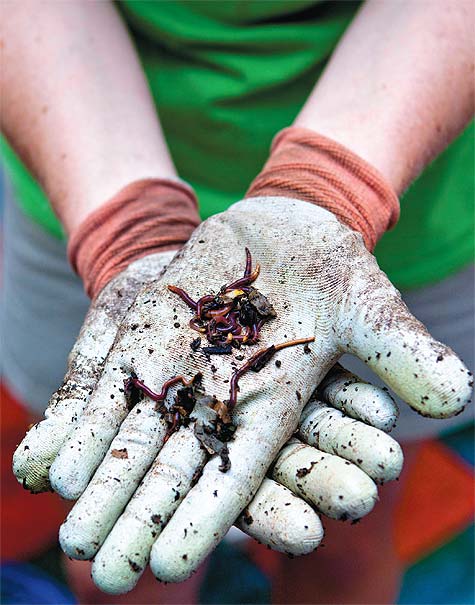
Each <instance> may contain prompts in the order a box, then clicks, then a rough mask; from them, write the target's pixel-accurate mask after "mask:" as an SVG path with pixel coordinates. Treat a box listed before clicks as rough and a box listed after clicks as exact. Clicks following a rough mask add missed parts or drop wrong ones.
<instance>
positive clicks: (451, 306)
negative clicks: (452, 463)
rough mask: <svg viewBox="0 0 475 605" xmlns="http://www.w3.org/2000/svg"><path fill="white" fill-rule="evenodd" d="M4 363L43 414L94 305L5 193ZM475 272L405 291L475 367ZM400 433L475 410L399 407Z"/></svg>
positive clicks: (62, 250) (348, 363)
mask: <svg viewBox="0 0 475 605" xmlns="http://www.w3.org/2000/svg"><path fill="white" fill-rule="evenodd" d="M5 215H6V216H5V238H4V241H5V244H4V248H5V250H4V271H3V275H4V279H3V293H2V295H3V296H2V298H3V304H2V314H1V329H2V335H3V337H2V343H1V358H2V359H3V371H4V376H5V377H6V381H7V382H8V384H9V386H10V387H11V388H12V390H13V391H14V392H15V393H17V394H18V396H19V397H20V398H21V400H22V401H23V402H25V403H26V404H27V405H28V406H30V408H31V409H33V410H35V411H37V412H43V410H44V408H45V406H46V404H47V401H48V399H49V396H50V395H51V393H52V392H53V391H54V390H55V389H56V388H57V386H58V385H59V384H60V383H61V380H62V377H63V375H64V372H65V367H66V358H67V355H68V353H69V351H70V349H71V347H72V345H73V343H74V340H75V337H76V335H77V333H78V332H79V329H80V326H81V323H82V321H83V318H84V315H85V313H86V310H87V307H88V299H87V297H86V295H85V294H84V292H83V289H82V284H81V282H80V280H79V279H78V278H77V277H76V276H75V275H74V274H73V272H72V270H71V269H70V267H69V265H68V262H67V259H66V247H65V244H64V243H62V242H59V241H57V240H55V239H54V238H52V237H51V236H49V235H48V234H46V233H45V232H44V231H43V230H42V229H40V228H39V227H37V226H36V225H35V224H33V223H32V222H31V221H30V220H29V219H28V218H27V217H25V216H24V215H23V214H22V212H21V211H20V210H19V209H18V208H17V206H16V205H15V204H14V202H13V201H12V199H11V197H9V196H8V195H7V199H6V208H5ZM473 291H474V273H473V268H471V267H470V268H468V269H465V270H463V271H461V272H459V273H458V274H457V275H454V276H452V277H449V278H447V279H445V280H444V281H443V282H441V283H439V284H436V285H434V286H430V287H426V288H422V289H419V290H413V291H411V292H406V293H405V294H404V298H405V300H406V302H407V304H408V306H409V308H410V309H411V310H412V312H413V313H414V315H415V316H416V317H418V318H419V319H420V320H421V321H422V322H423V323H425V324H426V326H427V327H428V329H429V330H430V331H431V333H432V334H433V336H435V338H437V339H439V340H441V341H442V342H445V343H446V344H448V345H449V346H451V347H452V348H453V349H454V350H455V351H456V352H457V353H458V354H459V355H460V356H461V357H462V359H463V360H464V361H465V363H466V364H467V365H468V367H469V368H470V369H473V367H474V344H473V343H474V308H473V307H474V302H473ZM342 363H343V365H344V366H345V367H347V368H349V369H351V370H352V371H354V372H356V373H357V374H358V375H359V376H361V377H362V378H364V379H366V380H369V381H371V382H374V383H378V384H381V383H380V382H379V381H378V379H377V378H376V377H375V376H374V375H373V374H372V373H371V371H370V370H369V369H368V368H367V367H366V366H365V365H364V364H363V363H362V362H359V360H356V359H354V358H351V357H349V356H344V357H343V359H342ZM400 409H401V418H400V420H399V423H398V427H397V429H396V430H395V432H394V434H395V435H396V436H397V437H399V438H403V439H413V438H419V437H422V436H430V435H435V434H437V433H439V432H441V431H444V430H448V429H450V428H453V427H455V426H460V425H461V424H464V423H466V422H469V421H470V420H471V418H473V406H471V407H470V409H469V410H466V411H465V412H464V413H463V414H461V415H460V416H458V417H456V418H453V419H450V420H443V421H442V420H429V419H425V418H421V417H420V416H418V415H417V414H416V413H415V412H413V411H412V410H410V409H409V408H408V406H407V405H405V404H403V403H402V402H400Z"/></svg>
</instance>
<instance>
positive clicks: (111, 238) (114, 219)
mask: <svg viewBox="0 0 475 605" xmlns="http://www.w3.org/2000/svg"><path fill="white" fill-rule="evenodd" d="M199 223H200V219H199V216H198V208H197V201H196V197H195V195H194V193H193V191H192V189H191V188H190V187H188V186H187V185H185V184H184V183H180V182H179V181H171V180H166V179H144V180H140V181H136V182H134V183H131V184H130V185H128V186H127V187H125V188H124V189H122V190H121V191H119V193H117V194H116V195H115V196H114V197H113V198H112V199H111V200H109V201H108V202H106V203H105V204H103V205H102V206H101V207H100V208H98V209H97V210H95V211H94V212H92V213H91V214H90V215H89V216H87V217H86V219H85V220H84V221H83V222H82V223H81V224H80V225H79V227H78V228H77V229H76V230H75V231H73V233H72V234H71V237H70V239H69V243H68V258H69V261H70V263H71V265H72V267H73V269H74V270H75V271H76V273H78V274H79V276H80V277H81V278H82V280H83V282H84V288H85V290H86V292H87V293H88V294H89V296H90V297H91V298H92V299H93V298H95V297H96V296H97V294H98V293H99V292H100V291H101V290H102V288H103V287H104V286H105V285H106V284H107V283H108V282H109V281H110V280H111V279H112V278H113V277H115V275H117V274H118V273H120V272H121V271H123V270H124V269H125V268H126V267H127V266H128V265H130V263H132V262H134V261H136V260H137V259H139V258H141V257H143V256H147V255H149V254H154V253H155V252H164V251H166V250H178V248H180V247H181V246H183V244H185V242H187V241H188V239H189V237H190V235H191V233H192V232H193V230H194V229H195V228H196V227H197V226H198V225H199Z"/></svg>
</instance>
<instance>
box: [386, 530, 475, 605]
mask: <svg viewBox="0 0 475 605" xmlns="http://www.w3.org/2000/svg"><path fill="white" fill-rule="evenodd" d="M474 537H475V532H474V526H473V525H472V526H471V527H469V528H468V529H467V530H466V531H464V532H463V533H461V534H459V535H458V536H457V537H456V538H455V539H454V540H452V541H451V542H449V543H448V544H445V545H444V546H443V547H442V548H440V549H439V550H436V551H435V552H433V553H432V554H431V555H429V556H428V557H426V558H425V559H423V560H422V561H419V562H418V563H416V564H415V565H413V566H412V567H410V568H409V569H408V570H407V572H406V574H405V576H404V580H403V584H402V588H401V593H400V596H399V599H398V601H397V602H398V605H414V603H417V604H418V605H471V604H473V603H475V591H474V584H473V580H474V578H473V570H474V567H475V561H474V549H473V545H474Z"/></svg>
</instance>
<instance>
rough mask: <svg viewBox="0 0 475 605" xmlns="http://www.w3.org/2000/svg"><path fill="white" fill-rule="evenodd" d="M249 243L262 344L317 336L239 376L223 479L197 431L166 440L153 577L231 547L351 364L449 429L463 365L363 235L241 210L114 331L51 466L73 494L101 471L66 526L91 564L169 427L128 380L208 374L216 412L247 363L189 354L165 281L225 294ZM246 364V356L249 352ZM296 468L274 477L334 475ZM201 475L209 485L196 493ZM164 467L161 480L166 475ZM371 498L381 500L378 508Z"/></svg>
mask: <svg viewBox="0 0 475 605" xmlns="http://www.w3.org/2000/svg"><path fill="white" fill-rule="evenodd" d="M244 247H247V248H249V250H251V251H252V253H253V255H254V258H255V259H259V262H260V264H261V267H262V270H261V274H260V276H259V278H258V280H257V281H256V282H255V285H256V287H258V289H259V291H260V292H262V293H264V294H265V295H266V296H267V297H268V298H269V300H270V302H271V303H272V305H273V306H274V308H275V311H276V313H277V317H276V318H275V319H272V321H269V322H268V323H266V324H264V325H263V327H262V331H261V338H260V342H261V346H268V345H270V344H273V343H275V344H277V343H281V342H286V341H288V340H289V339H294V338H305V337H308V336H313V337H314V338H315V341H314V342H313V343H311V344H309V345H307V348H305V347H303V346H296V347H293V348H286V349H284V350H281V351H279V352H278V353H277V354H276V360H277V361H279V362H280V364H279V365H280V367H278V366H277V365H275V363H274V362H273V361H274V360H272V361H270V362H269V363H268V364H267V365H265V366H264V367H263V369H262V370H261V372H260V373H258V374H256V376H253V377H252V378H251V377H250V375H249V374H245V375H243V376H242V378H241V381H240V384H239V386H240V391H239V395H238V403H237V405H236V407H235V409H234V412H233V422H234V423H235V425H236V426H237V430H236V432H235V435H234V438H233V439H232V440H231V441H229V443H228V448H229V458H230V461H231V468H230V469H229V470H228V472H225V473H223V472H222V471H221V470H220V468H219V467H220V466H221V464H222V460H221V459H220V457H219V456H214V457H212V458H211V459H210V460H209V462H207V463H206V455H205V453H204V452H203V450H202V449H201V448H200V442H199V440H198V439H197V437H196V435H195V431H194V427H193V425H194V423H193V422H191V423H190V425H189V426H188V427H184V426H183V427H182V428H181V429H180V431H179V432H177V433H175V434H172V435H171V437H170V438H169V439H168V441H167V443H166V445H165V447H164V448H163V450H162V454H163V456H164V457H165V462H164V464H163V465H160V456H159V457H158V459H157V465H156V466H152V467H151V469H150V472H149V473H148V474H147V475H146V479H145V480H144V482H143V484H142V488H143V489H144V490H145V492H146V494H150V493H154V494H163V493H165V488H164V486H163V483H165V484H166V485H167V488H168V489H167V490H166V491H167V493H168V494H173V500H175V499H176V502H177V503H179V506H178V508H177V510H176V511H175V512H174V515H173V517H172V518H171V520H170V521H169V522H168V524H167V525H166V526H165V528H164V529H163V531H162V533H161V534H160V535H159V536H158V539H157V540H156V541H155V543H154V545H153V548H152V552H151V566H152V569H153V571H154V573H155V574H156V575H157V577H159V578H160V579H162V580H167V581H179V580H182V579H184V578H186V577H187V576H188V575H189V574H190V573H191V572H192V570H193V569H195V568H196V566H197V565H198V564H199V562H200V561H201V560H202V559H203V557H204V556H205V555H206V554H207V553H208V552H209V551H210V549H211V548H213V546H215V545H216V544H217V542H218V541H219V540H220V539H221V538H222V536H223V535H224V533H225V532H226V531H227V530H228V528H229V527H230V526H231V525H232V523H233V522H234V520H235V519H236V518H237V517H238V515H239V513H240V512H241V510H242V509H243V508H244V507H245V505H246V504H247V503H248V502H249V501H250V500H251V498H252V496H253V495H254V493H255V492H256V490H257V489H258V487H259V485H260V484H261V482H262V479H263V478H264V475H265V473H266V471H267V469H268V467H269V465H270V464H271V463H272V462H273V461H274V459H275V457H276V455H277V453H278V452H279V450H280V448H281V447H282V446H283V445H284V444H285V443H286V441H287V440H288V439H289V438H290V436H291V435H292V433H293V432H294V431H295V428H296V427H297V424H298V420H299V417H300V414H301V411H302V409H303V407H304V404H305V402H306V401H308V399H309V397H310V395H311V393H312V391H313V389H314V387H315V386H316V385H317V384H318V383H319V382H320V381H321V379H322V378H323V377H324V375H325V374H326V373H327V372H328V370H329V369H330V367H331V366H332V365H333V364H334V362H335V361H336V359H337V358H338V357H339V355H340V354H341V353H342V352H347V351H348V352H352V353H354V354H356V355H358V356H359V357H361V358H362V359H364V360H365V361H366V362H367V363H368V364H369V365H370V366H371V367H372V368H373V369H374V370H375V371H376V372H377V373H378V374H379V375H380V376H382V377H383V378H384V380H385V381H386V383H387V384H388V385H389V386H391V387H392V388H393V389H394V390H395V391H396V392H397V393H398V394H399V395H400V396H401V397H402V398H403V399H405V400H407V401H408V402H409V403H410V404H411V405H412V407H414V409H416V410H418V411H422V412H424V413H425V414H427V415H432V416H434V417H445V416H449V415H451V414H453V413H456V412H458V411H459V410H460V409H461V408H462V407H463V405H464V403H465V400H466V399H467V398H468V395H469V387H468V378H467V375H466V370H465V368H464V367H463V365H462V364H461V362H460V361H459V360H458V358H457V357H456V356H455V354H454V353H453V352H451V351H450V350H449V349H447V348H446V347H444V346H443V345H441V344H439V343H437V342H435V341H434V340H433V339H432V338H431V337H430V336H429V334H428V333H427V332H426V330H425V329H424V327H423V326H422V325H421V324H420V323H419V322H417V320H415V319H414V318H413V317H412V316H411V315H410V313H409V311H408V310H407V308H406V307H405V305H404V304H403V302H402V301H401V298H400V296H399V294H398V293H397V291H396V290H395V289H394V288H393V286H392V285H391V284H390V283H389V281H388V280H387V278H386V277H385V275H384V274H383V273H382V272H381V271H380V270H379V268H378V267H377V264H376V262H375V260H374V258H373V257H372V256H371V254H370V253H369V252H368V251H367V249H366V248H365V246H364V245H363V242H362V239H361V237H360V236H359V235H358V234H356V233H354V232H353V231H352V230H350V229H349V228H348V227H346V226H345V225H343V224H341V223H340V222H339V221H338V220H337V219H336V218H335V217H334V215H333V214H331V213H330V212H328V211H327V210H324V209H322V208H319V207H316V206H313V205H311V204H309V203H306V202H301V201H298V200H293V199H278V198H260V199H249V200H245V201H243V202H240V203H237V204H235V205H234V206H233V207H232V208H231V209H230V210H228V211H227V212H225V213H223V214H221V215H217V216H215V217H212V218H211V219H208V220H207V221H206V222H205V223H203V224H202V225H201V226H200V227H199V228H198V229H197V230H196V231H195V232H194V234H193V236H192V237H191V239H190V241H189V242H188V243H187V244H186V245H185V246H184V248H183V249H182V250H181V252H180V253H179V254H178V255H176V256H175V257H174V259H173V260H172V262H171V263H170V265H169V266H168V268H167V272H166V280H165V281H164V280H158V281H157V282H156V283H155V284H153V285H152V286H150V287H148V288H146V289H145V290H143V291H142V292H141V293H140V294H139V295H138V296H137V298H136V301H135V303H134V305H133V306H132V308H131V310H130V311H129V313H128V314H127V316H126V318H125V320H124V322H123V323H122V325H121V327H120V329H119V333H118V338H117V339H116V341H115V343H114V346H113V348H112V350H111V352H110V353H109V356H108V358H107V360H106V364H105V366H104V371H103V373H102V376H101V378H100V379H99V382H98V384H97V387H96V390H95V392H94V393H93V395H92V397H91V399H90V402H89V405H88V407H87V409H86V410H85V412H84V414H83V415H82V417H81V418H80V419H79V421H78V423H77V425H76V427H75V429H74V431H73V433H72V435H71V437H70V439H69V440H68V441H67V442H66V443H65V445H64V446H63V447H62V449H61V450H60V452H59V454H58V456H57V458H56V460H55V462H54V463H53V465H52V467H51V469H50V479H51V482H52V485H53V487H54V488H55V489H56V490H57V491H58V492H59V493H60V494H62V495H63V496H65V497H76V496H78V495H79V494H81V493H82V491H83V490H84V489H85V488H86V486H87V485H88V483H89V481H90V480H91V477H92V476H93V474H94V472H96V469H97V467H98V466H99V465H100V466H99V468H98V470H97V472H96V474H95V475H94V478H93V480H92V482H91V483H90V485H89V486H88V488H87V490H86V492H85V493H84V495H83V496H82V499H81V501H80V503H78V505H76V506H77V507H79V505H81V510H82V513H83V514H79V512H78V511H79V510H80V509H79V508H78V509H76V513H74V512H72V513H71V514H70V516H69V517H68V521H67V522H66V524H65V525H64V526H63V528H62V532H61V543H62V545H63V548H64V549H65V550H66V551H67V552H68V553H69V554H73V553H74V552H75V549H80V550H83V551H84V552H85V554H87V555H89V556H91V554H94V549H95V548H97V546H98V545H97V544H96V545H94V544H93V541H92V538H93V535H94V531H97V528H98V527H100V523H99V522H97V519H98V518H99V520H100V521H101V522H102V521H103V519H104V514H112V513H110V512H109V511H111V510H114V509H115V507H116V504H115V503H116V502H117V508H118V509H119V510H118V511H117V513H120V512H121V510H122V507H123V502H121V501H120V500H117V498H120V496H119V494H123V493H125V492H129V493H132V492H133V491H134V489H135V485H136V484H137V481H138V480H140V479H141V477H142V476H143V474H144V473H145V471H146V469H147V468H148V466H149V465H150V464H151V463H152V462H153V455H152V452H158V451H159V449H160V447H161V444H162V442H163V439H164V436H165V433H166V431H167V424H166V422H165V420H164V418H163V415H162V414H160V413H157V412H156V411H155V405H154V403H153V402H152V401H151V400H150V399H148V398H146V399H144V400H143V401H142V402H141V403H140V405H135V407H134V408H133V409H132V411H130V412H128V410H127V404H126V398H125V396H124V392H123V391H124V379H128V378H129V377H130V376H131V375H133V373H135V375H137V376H138V378H139V379H140V380H141V381H142V382H143V383H144V384H145V385H147V386H148V387H149V388H150V389H152V390H154V391H157V392H158V391H160V390H161V388H162V386H163V384H164V383H165V382H166V381H167V380H168V379H170V378H171V377H174V376H176V375H183V376H184V377H185V378H186V379H190V378H192V377H194V376H195V375H196V374H197V373H198V372H201V373H202V382H201V384H202V388H203V389H204V391H205V392H206V394H208V395H215V396H216V398H217V399H218V400H219V401H221V402H223V401H225V400H227V399H229V398H230V392H229V389H230V383H229V381H230V379H231V377H232V376H233V374H234V371H235V369H236V367H239V365H240V364H239V363H238V361H239V360H236V359H235V357H236V352H235V351H234V352H233V353H232V354H231V355H222V356H215V357H213V361H212V362H209V363H207V362H206V358H204V357H203V355H202V354H200V353H199V352H197V353H195V352H194V351H193V350H192V349H191V348H190V343H191V341H192V340H193V338H194V333H193V332H192V331H191V330H190V328H189V325H188V324H189V321H190V318H191V317H192V313H191V312H190V310H189V308H188V307H187V306H186V304H185V303H184V302H183V301H182V300H180V298H179V297H177V295H176V294H174V293H173V292H171V291H170V290H168V288H167V284H172V285H174V286H178V287H180V288H183V289H184V290H186V291H187V292H188V293H189V294H190V296H191V297H194V298H195V299H196V298H199V297H200V296H202V295H203V294H207V293H209V292H210V291H214V292H215V293H217V292H218V291H219V290H220V288H221V286H222V285H223V283H228V284H229V283H230V282H232V281H233V280H235V279H236V278H237V277H239V276H240V275H241V271H242V267H243V264H244ZM240 353H241V354H244V355H245V357H246V358H248V357H249V354H248V353H247V351H246V349H245V347H244V346H243V347H242V348H241V350H240ZM170 399H171V398H170V397H168V398H167V402H169V401H170ZM98 435H100V439H98V438H97V436H98ZM289 447H291V448H293V446H289ZM350 447H351V446H350ZM107 452H108V453H107ZM106 453H107V455H106ZM290 453H292V452H290ZM105 455H106V456H105ZM122 455H123V457H122ZM104 456H105V458H104ZM288 458H289V452H288V451H284V454H283V457H282V458H279V459H278V460H277V462H276V463H275V465H274V470H273V476H275V477H278V478H279V480H280V481H281V482H282V483H284V484H285V481H288V483H289V485H290V486H291V488H293V489H296V490H300V492H301V493H305V494H308V484H309V483H311V481H312V478H313V477H314V476H318V473H319V472H320V470H319V464H320V463H321V462H323V467H325V462H324V458H323V460H322V459H321V458H320V457H317V456H313V457H310V459H308V458H302V460H304V462H305V464H303V465H302V466H301V467H299V468H298V469H297V471H296V472H295V464H293V465H292V468H293V474H291V476H290V477H289V478H288V479H286V477H288V475H289V473H288V472H286V471H287V469H288V466H287V465H286V461H287V460H288ZM102 460H103V462H102V464H101V461H102ZM299 460H300V459H299ZM205 463H206V464H205ZM203 464H204V467H203V473H202V475H201V477H200V478H199V480H198V482H197V483H196V485H195V486H194V487H193V489H192V490H191V491H190V492H189V493H188V494H187V491H188V488H189V486H190V482H191V479H192V478H193V477H195V478H196V476H197V475H196V473H197V471H199V470H200V467H202V466H203ZM161 466H162V468H163V467H165V468H166V469H167V473H166V474H165V473H164V472H160V470H161V468H160V467H161ZM157 468H158V470H157ZM348 468H349V469H350V468H352V467H350V466H348ZM115 484H117V487H116V488H115V489H114V488H113V486H114V485H115ZM348 485H349V490H350V492H351V489H352V488H353V489H355V491H356V492H357V493H358V494H361V493H364V495H365V498H368V493H369V491H368V490H364V489H361V485H359V480H354V481H351V482H348ZM119 488H120V489H119ZM142 488H141V489H142ZM139 495H140V491H139V492H138V493H137V499H135V503H134V506H133V509H132V512H131V515H137V514H138V512H140V510H142V515H141V516H139V517H138V518H137V523H138V524H139V525H140V524H149V521H150V520H151V515H150V511H151V510H152V509H151V508H149V500H148V499H146V498H144V499H143V500H142V501H141V502H139V503H138V504H137V501H138V498H139ZM340 495H343V496H344V497H345V494H340ZM166 497H167V498H168V501H169V500H170V497H169V496H166ZM374 497H375V493H374V492H373V493H372V494H370V496H369V500H371V501H373V500H374ZM365 498H359V507H360V508H364V507H365V503H364V499H365ZM356 500H358V498H356ZM180 501H181V502H180ZM371 506H372V504H371ZM86 513H87V514H86ZM358 514H359V513H358ZM162 516H163V517H164V518H167V517H168V516H169V511H168V510H166V507H164V506H163V503H162V502H161V497H160V505H159V506H158V507H153V517H154V519H155V520H159V521H161V518H162ZM359 516H360V515H359ZM148 531H152V530H151V528H150V527H148ZM122 533H123V532H122ZM127 538H128V536H125V537H124V539H127ZM137 552H138V551H137ZM76 554H77V555H78V554H79V555H80V554H81V553H78V552H77V551H76ZM131 561H132V563H131V566H132V567H135V561H134V559H133V558H131ZM93 573H94V577H95V580H96V582H97V583H98V584H99V585H100V586H103V587H107V585H108V584H110V581H111V575H110V570H108V569H107V567H105V566H102V567H101V565H100V556H99V555H98V556H97V557H96V560H95V563H94V569H93Z"/></svg>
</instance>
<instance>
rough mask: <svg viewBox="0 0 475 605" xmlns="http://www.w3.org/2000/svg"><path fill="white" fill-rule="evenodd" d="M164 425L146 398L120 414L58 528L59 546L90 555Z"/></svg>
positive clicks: (152, 454)
mask: <svg viewBox="0 0 475 605" xmlns="http://www.w3.org/2000/svg"><path fill="white" fill-rule="evenodd" d="M166 431H167V425H166V422H165V421H164V419H163V418H162V416H161V415H160V414H158V413H157V412H156V411H155V409H154V406H153V404H152V403H151V402H150V401H149V400H145V401H143V402H141V403H139V404H137V405H136V406H135V408H134V409H133V410H132V411H131V413H130V414H129V416H127V418H126V419H125V420H124V422H123V423H122V426H121V430H120V431H119V433H118V434H117V436H116V437H115V438H114V440H113V441H112V443H111V445H110V447H109V450H108V452H107V454H106V456H105V458H104V460H103V461H102V463H101V465H100V466H99V468H98V469H97V471H96V473H95V474H94V476H93V478H92V480H91V481H90V483H89V485H88V486H87V488H86V489H85V491H84V492H83V494H82V496H81V497H80V498H79V500H78V501H77V503H76V504H75V505H74V507H73V509H72V510H71V512H70V513H69V515H68V517H67V519H66V521H65V522H64V523H63V525H62V526H61V528H60V532H59V541H60V544H61V547H62V549H63V551H64V552H65V553H66V554H67V555H68V556H70V557H71V558H73V559H92V557H94V555H95V554H96V553H97V551H98V550H99V548H100V547H101V545H102V543H103V542H104V540H105V539H106V537H107V534H108V533H109V531H110V530H111V529H112V527H113V526H114V523H115V522H116V520H117V519H118V517H119V516H120V514H121V513H122V511H123V510H124V508H125V506H126V505H127V502H128V501H129V499H130V498H131V497H132V495H133V493H134V492H135V490H136V489H137V485H138V484H139V483H140V481H141V480H142V478H143V476H144V475H145V473H146V472H147V470H148V468H149V467H150V465H151V464H152V462H153V461H154V459H155V457H156V455H157V452H158V451H159V449H160V447H161V446H162V444H163V441H164V438H165V434H166Z"/></svg>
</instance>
